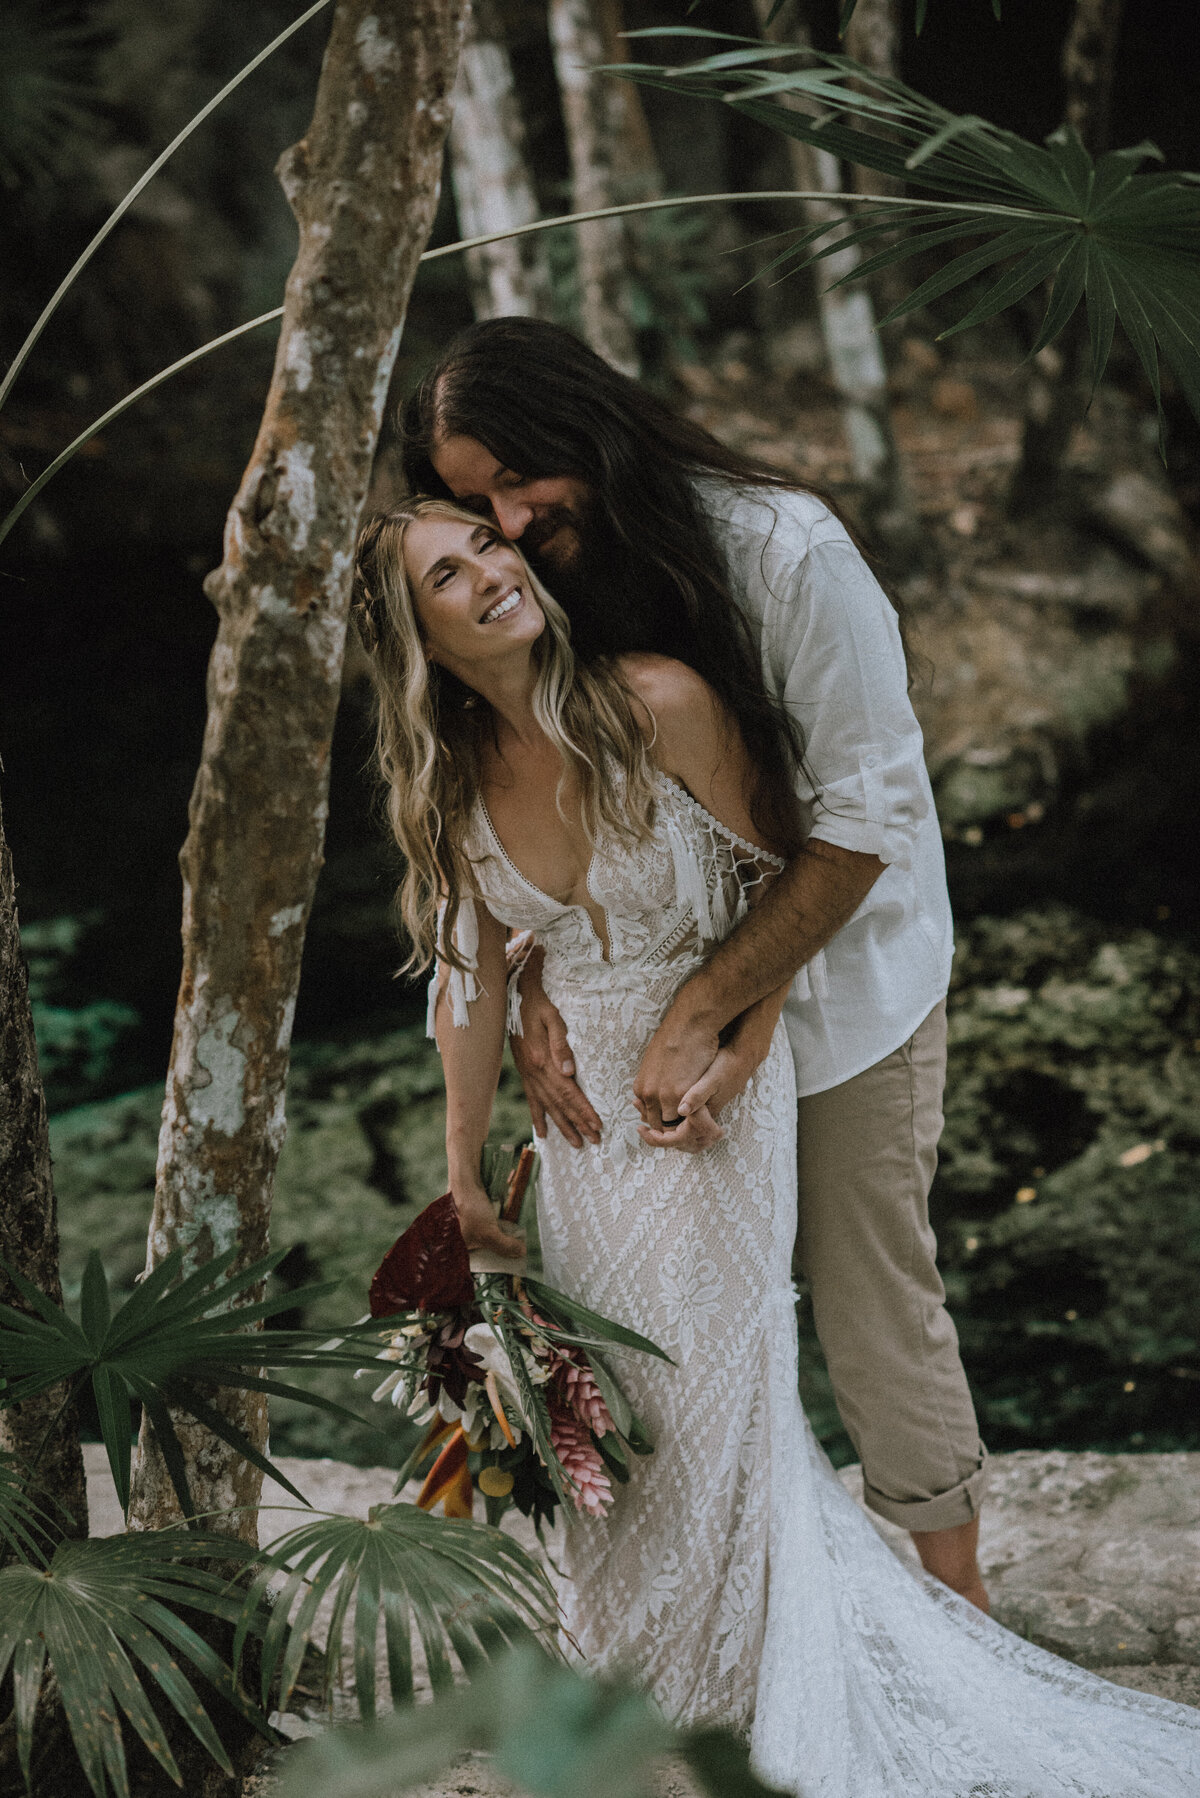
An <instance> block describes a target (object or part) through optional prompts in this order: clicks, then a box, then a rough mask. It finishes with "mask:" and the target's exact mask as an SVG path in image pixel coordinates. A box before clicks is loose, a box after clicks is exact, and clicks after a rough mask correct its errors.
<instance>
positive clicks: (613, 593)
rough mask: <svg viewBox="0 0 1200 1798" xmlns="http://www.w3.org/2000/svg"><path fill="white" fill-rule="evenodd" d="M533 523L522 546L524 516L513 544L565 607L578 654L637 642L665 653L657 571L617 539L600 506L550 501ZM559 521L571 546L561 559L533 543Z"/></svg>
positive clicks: (632, 647)
mask: <svg viewBox="0 0 1200 1798" xmlns="http://www.w3.org/2000/svg"><path fill="white" fill-rule="evenodd" d="M537 525H538V527H539V528H538V530H537V534H536V537H535V538H534V539H533V541H532V542H530V543H529V544H528V547H527V544H526V539H528V538H529V537H530V533H531V532H532V531H533V528H534V527H533V524H532V523H531V524H530V525H528V526H527V527H526V529H525V531H524V532H523V533H522V538H521V549H522V550H523V551H524V553H525V554H526V556H527V557H528V560H529V564H530V567H531V568H532V569H533V571H534V573H535V574H536V575H537V577H538V579H539V580H540V581H541V582H542V584H543V586H545V588H546V589H547V591H548V592H549V593H550V594H552V596H553V597H554V598H555V599H556V600H557V601H558V603H559V605H560V606H561V607H562V609H563V611H564V612H565V613H566V614H567V617H568V619H569V620H570V623H571V644H572V647H573V648H574V650H575V653H576V654H577V655H578V656H580V657H581V658H582V659H583V660H585V661H586V660H589V659H590V658H592V657H593V656H603V655H622V654H628V653H630V652H633V651H637V650H658V651H660V652H661V653H666V654H670V653H672V650H671V647H670V645H669V644H668V643H666V642H664V641H663V629H662V621H661V619H660V618H659V617H658V613H659V607H658V606H657V605H656V604H655V597H656V594H657V591H658V590H659V589H660V588H661V586H662V584H663V582H662V575H661V573H660V571H659V570H658V569H657V568H656V567H655V566H654V564H653V563H652V562H651V561H650V559H649V558H648V557H644V556H641V555H638V554H637V553H636V551H634V550H633V549H631V548H630V547H629V545H628V544H626V543H623V542H622V541H621V539H620V537H619V536H618V535H617V533H616V531H615V530H614V528H613V525H612V523H611V521H610V519H609V518H608V516H607V514H606V512H605V511H604V509H603V507H601V506H598V505H596V504H594V503H593V504H591V505H589V506H588V507H587V509H586V510H585V511H576V510H575V509H574V508H573V507H568V506H556V507H554V509H553V511H551V512H547V513H546V514H544V515H543V517H542V518H540V519H538V520H537ZM563 526H569V527H570V528H571V530H572V532H573V533H574V536H575V543H574V544H573V545H572V546H571V547H572V550H573V552H574V553H573V554H570V555H569V557H564V558H562V559H560V558H559V557H557V556H555V557H550V556H543V555H541V554H539V548H540V545H541V544H546V543H549V542H550V540H551V538H552V537H553V536H554V535H555V534H556V532H557V531H558V530H559V529H561V528H563ZM675 653H678V652H677V651H676V652H675Z"/></svg>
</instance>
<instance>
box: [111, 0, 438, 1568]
mask: <svg viewBox="0 0 1200 1798" xmlns="http://www.w3.org/2000/svg"><path fill="white" fill-rule="evenodd" d="M465 11H466V0H339V4H338V6H337V9H336V12H335V14H334V19H333V24H332V27H331V31H330V38H329V43H328V46H327V49H326V52H325V57H324V62H323V64H322V69H321V78H320V82H319V85H318V90H317V97H316V103H315V109H314V113H313V119H312V124H311V126H310V128H309V131H308V133H307V135H306V136H305V137H304V138H303V139H302V140H301V142H300V143H298V144H296V145H295V146H294V147H293V148H292V149H291V150H289V151H287V152H286V153H285V154H284V156H283V157H282V159H281V161H280V165H279V176H280V180H281V182H282V184H283V187H284V191H285V192H286V194H287V197H288V200H289V202H290V203H291V206H292V210H293V211H294V213H295V215H296V219H297V222H298V224H299V227H300V248H299V254H298V255H297V258H296V262H295V265H294V267H293V269H292V272H291V275H290V277H289V280H288V285H287V292H286V296H285V304H284V315H283V324H282V328H281V332H280V338H279V347H278V350H277V353H276V358H275V369H274V374H273V376H272V380H271V386H270V390H269V392H268V395H267V401H266V406H265V409H264V412H263V418H262V423H261V426H260V428H259V432H258V438H257V441H256V443H255V445H254V450H253V453H252V455H251V458H250V462H249V465H248V467H247V469H246V472H245V475H244V476H243V478H242V483H241V486H240V488H239V490H238V493H237V496H236V498H235V499H234V502H233V505H232V507H231V509H230V512H229V516H228V519H227V522H226V528H225V545H224V558H223V561H222V564H221V566H220V568H219V569H217V570H216V571H215V572H214V573H213V574H211V575H210V576H209V577H208V580H207V582H206V584H205V587H206V591H207V593H208V595H209V597H210V598H211V599H212V601H213V603H214V605H215V606H216V608H217V611H218V613H219V614H220V626H219V630H218V634H217V640H216V644H215V646H214V648H213V652H212V657H211V660H210V663H209V671H208V722H207V727H206V730H205V735H204V747H203V753H202V758H201V763H200V769H199V773H198V775H197V778H196V784H195V788H194V790H193V793H192V801H191V809H190V827H189V831H188V836H187V841H186V843H185V844H184V847H183V851H182V853H181V856H180V862H181V867H182V872H183V975H182V980H181V983H180V990H179V1000H178V1006H177V1010H176V1015H175V1033H174V1041H173V1044H172V1053H171V1066H170V1071H169V1074H168V1077H167V1090H166V1098H165V1102H164V1105H163V1120H162V1131H161V1136H160V1140H159V1159H158V1176H157V1186H156V1191H155V1199H154V1213H153V1218H152V1222H151V1227H150V1238H149V1245H148V1253H147V1266H148V1267H153V1266H155V1265H157V1264H158V1262H160V1261H161V1260H162V1259H163V1257H164V1256H165V1255H167V1254H168V1253H169V1252H170V1251H171V1250H172V1249H174V1248H176V1247H179V1248H182V1249H184V1250H185V1252H186V1254H187V1256H188V1257H189V1258H190V1259H191V1260H192V1262H193V1263H197V1264H198V1263H200V1262H203V1261H205V1260H207V1259H209V1258H211V1257H212V1256H213V1255H215V1254H218V1253H220V1252H221V1251H222V1250H223V1249H225V1248H227V1247H231V1246H232V1245H233V1244H234V1243H236V1244H237V1245H238V1249H239V1262H241V1263H243V1264H244V1263H248V1262H249V1261H251V1260H253V1259H254V1258H255V1257H257V1256H259V1255H261V1254H262V1253H264V1252H265V1250H266V1248H267V1246H268V1232H269V1222H270V1208H271V1193H272V1183H273V1179H274V1172H275V1164H276V1160H277V1158H278V1154H279V1149H280V1146H281V1144H282V1141H283V1135H284V1128H285V1120H284V1086H285V1081H286V1076H287V1068H288V1055H289V1046H290V1038H291V1027H292V1018H293V1014H294V1010H295V1002H296V993H297V989H298V986H299V979H300V958H301V951H302V948H303V943H304V933H305V927H306V924H307V920H308V915H309V910H310V908H311V905H312V898H313V892H314V889H315V887H316V881H317V875H318V873H319V871H320V867H321V861H322V852H323V843H324V834H325V818H326V810H327V794H328V786H329V755H330V746H331V743H332V738H333V727H334V719H335V715H336V712H337V705H338V695H339V690H340V683H341V668H342V656H343V651H344V646H345V635H346V620H347V612H348V605H349V593H350V580H351V569H352V563H353V550H354V538H355V533H356V531H357V527H358V522H359V516H360V513H361V510H362V505H363V501H364V498H365V495H366V491H367V484H368V480H369V477H370V472H371V464H372V460H373V457H374V453H375V448H376V444H377V441H378V435H379V428H380V423H381V419H382V415H383V407H384V403H385V400H386V397H387V392H388V384H389V381H390V378H391V373H392V368H393V365H394V362H395V356H396V351H397V348H398V346H399V342H400V333H401V328H402V325H403V321H404V315H405V309H406V307H407V303H408V296H409V292H410V290H411V287H412V282H413V278H414V276H415V273H416V269H417V263H418V259H419V257H420V254H421V252H422V250H423V249H424V247H425V242H426V239H427V237H428V235H429V231H430V228H431V226H432V223H433V217H434V212H435V209H436V205H437V198H438V189H439V182H440V177H441V167H442V152H443V146H444V142H445V137H446V132H447V128H448V126H449V121H450V94H451V90H452V88H453V84H454V77H455V68H456V63H457V58H458V51H459V47H460V44H461V39H462V31H463V23H464V14H465ZM217 1402H218V1403H219V1404H220V1405H221V1408H222V1409H223V1410H225V1411H226V1413H227V1414H228V1415H229V1416H231V1417H232V1418H233V1419H234V1421H236V1422H237V1423H238V1424H239V1425H240V1427H241V1428H242V1429H244V1430H245V1431H246V1432H247V1434H248V1435H249V1436H250V1437H251V1440H253V1441H255V1442H256V1443H258V1444H260V1445H261V1444H263V1443H265V1441H266V1414H265V1400H263V1399H262V1398H261V1397H260V1395H257V1394H252V1393H246V1394H237V1393H232V1392H223V1393H221V1394H219V1395H218V1400H217ZM177 1423H178V1428H179V1431H180V1436H181V1440H182V1442H183V1447H184V1452H185V1455H186V1457H187V1459H188V1462H189V1481H190V1484H191V1488H192V1496H193V1500H194V1502H195V1503H196V1506H197V1508H198V1509H199V1510H200V1511H210V1510H218V1509H223V1508H227V1507H231V1506H238V1507H250V1508H249V1509H244V1510H242V1511H240V1513H239V1514H237V1515H235V1516H233V1517H231V1518H229V1519H228V1520H227V1521H226V1523H225V1526H224V1527H226V1528H227V1529H228V1530H230V1531H231V1532H236V1533H239V1534H242V1535H245V1536H247V1537H249V1538H250V1539H251V1540H254V1539H256V1530H257V1521H256V1518H255V1514H254V1510H253V1507H254V1505H255V1504H256V1503H257V1499H258V1496H259V1492H260V1488H261V1480H260V1476H259V1475H258V1474H257V1472H256V1471H255V1469H254V1468H253V1467H252V1466H250V1465H248V1464H247V1463H246V1462H245V1461H244V1460H242V1459H240V1458H239V1457H237V1456H235V1455H234V1454H233V1453H232V1452H231V1451H229V1450H228V1449H227V1448H226V1447H225V1446H224V1445H223V1444H222V1443H220V1442H219V1441H218V1440H217V1439H216V1438H215V1437H213V1436H212V1435H210V1434H209V1433H208V1432H207V1431H205V1430H203V1429H201V1428H200V1427H199V1426H198V1425H195V1424H192V1423H190V1422H189V1421H188V1420H186V1419H179V1420H177ZM176 1515H177V1513H176V1508H175V1500H174V1496H173V1493H172V1491H171V1487H170V1483H169V1481H168V1479H167V1476H166V1471H165V1468H164V1466H163V1463H162V1460H161V1457H160V1456H159V1455H158V1452H157V1450H156V1448H155V1446H154V1443H153V1440H152V1438H151V1437H150V1436H149V1434H148V1432H147V1430H146V1429H145V1428H143V1433H142V1439H141V1443H140V1445H139V1453H138V1458H137V1462H136V1465H135V1471H134V1491H133V1503H132V1507H131V1522H132V1523H133V1524H134V1525H135V1526H136V1527H140V1528H151V1527H154V1526H157V1525H160V1524H162V1523H165V1522H167V1521H169V1520H171V1519H172V1518H174V1517H175V1516H176Z"/></svg>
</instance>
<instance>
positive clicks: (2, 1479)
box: [0, 1452, 54, 1566]
mask: <svg viewBox="0 0 1200 1798" xmlns="http://www.w3.org/2000/svg"><path fill="white" fill-rule="evenodd" d="M53 1527H54V1525H53V1520H52V1518H50V1517H49V1516H48V1515H47V1513H46V1512H45V1511H43V1510H42V1508H41V1506H40V1505H38V1503H37V1502H36V1500H35V1499H34V1498H33V1497H32V1495H31V1494H30V1491H29V1482H28V1480H27V1478H26V1476H25V1475H24V1473H23V1472H22V1471H21V1469H20V1467H19V1466H18V1464H17V1460H16V1457H15V1456H14V1455H11V1454H8V1453H7V1452H0V1552H3V1551H4V1550H7V1552H8V1554H10V1555H12V1556H14V1557H15V1558H16V1559H17V1560H19V1561H28V1562H34V1563H36V1564H37V1565H38V1566H44V1565H45V1562H46V1556H45V1552H44V1550H43V1548H42V1539H43V1535H44V1532H45V1531H47V1530H51V1529H53Z"/></svg>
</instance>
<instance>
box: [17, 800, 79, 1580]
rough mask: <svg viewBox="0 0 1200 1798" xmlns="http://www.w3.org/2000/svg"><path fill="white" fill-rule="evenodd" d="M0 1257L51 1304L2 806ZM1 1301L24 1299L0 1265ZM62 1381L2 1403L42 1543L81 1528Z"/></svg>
mask: <svg viewBox="0 0 1200 1798" xmlns="http://www.w3.org/2000/svg"><path fill="white" fill-rule="evenodd" d="M0 1258H2V1259H3V1260H4V1261H5V1262H7V1263H8V1265H9V1266H10V1267H12V1268H15V1269H16V1271H17V1272H18V1273H19V1274H23V1275H24V1277H25V1278H26V1279H27V1280H28V1281H30V1283H31V1284H32V1285H34V1286H36V1287H37V1289H38V1291H39V1292H43V1293H45V1295H46V1297H47V1298H48V1299H50V1300H52V1302H53V1303H54V1304H56V1305H61V1303H62V1285H61V1283H60V1281H59V1274H58V1214H57V1211H56V1208H55V1203H54V1182H53V1180H52V1178H51V1173H50V1137H49V1132H48V1130H47V1127H46V1097H45V1094H44V1092H43V1091H42V1082H41V1078H40V1076H39V1074H38V1061H37V1044H36V1042H35V1040H34V1034H33V1014H32V1013H31V1011H30V1009H29V982H28V978H27V976H26V972H25V964H24V962H23V961H22V960H21V942H20V935H19V931H18V925H17V895H16V886H15V883H14V881H13V868H12V857H11V856H10V854H9V850H8V843H7V841H6V839H5V835H4V818H3V813H2V812H0ZM0 1303H3V1304H6V1305H11V1306H13V1307H14V1309H16V1310H18V1311H28V1310H29V1309H30V1307H29V1306H28V1305H27V1304H26V1302H25V1300H24V1299H23V1298H21V1296H20V1295H19V1293H18V1292H17V1290H16V1288H15V1287H14V1286H13V1283H12V1281H11V1280H10V1279H9V1278H8V1276H7V1274H6V1273H5V1272H4V1269H3V1268H2V1267H0ZM64 1397H65V1389H64V1388H63V1387H55V1388H54V1390H53V1391H51V1392H47V1393H43V1394H42V1396H41V1397H40V1398H31V1399H27V1400H26V1401H25V1403H24V1404H22V1405H12V1406H10V1407H9V1408H8V1409H7V1410H4V1411H0V1449H7V1450H8V1451H9V1452H10V1453H12V1454H14V1455H15V1456H17V1458H18V1459H19V1460H20V1461H21V1462H22V1463H23V1464H24V1466H25V1467H27V1468H28V1469H30V1471H31V1474H32V1478H33V1481H34V1483H35V1484H36V1485H38V1486H40V1487H42V1488H43V1489H44V1491H45V1492H47V1493H49V1494H51V1495H52V1496H53V1497H54V1498H55V1499H57V1500H58V1503H59V1504H60V1505H61V1506H62V1512H61V1513H60V1512H59V1511H57V1510H56V1509H55V1507H54V1506H53V1505H52V1504H45V1503H43V1507H42V1508H43V1509H44V1510H45V1511H46V1513H47V1515H48V1516H49V1518H50V1520H51V1527H50V1529H49V1530H48V1531H47V1536H48V1538H49V1540H48V1542H47V1546H48V1547H49V1546H51V1545H52V1543H53V1542H57V1541H61V1540H62V1539H63V1538H64V1537H67V1536H86V1535H87V1533H88V1523H87V1489H86V1486H85V1483H84V1475H83V1456H82V1454H81V1452H80V1448H79V1423H78V1417H77V1414H76V1411H75V1408H74V1407H73V1406H72V1407H71V1408H70V1409H68V1410H66V1411H64V1410H63V1409H62V1404H63V1399H64Z"/></svg>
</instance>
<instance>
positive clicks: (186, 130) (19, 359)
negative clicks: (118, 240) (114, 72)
mask: <svg viewBox="0 0 1200 1798" xmlns="http://www.w3.org/2000/svg"><path fill="white" fill-rule="evenodd" d="M328 5H329V0H315V4H314V5H312V6H310V7H309V8H308V11H307V12H303V13H301V15H300V17H299V18H298V19H293V20H292V22H291V24H290V25H288V26H285V28H284V29H283V30H282V31H281V32H279V34H278V36H276V37H274V38H272V39H271V42H270V43H269V44H267V45H266V46H265V48H264V49H262V50H260V51H259V52H258V55H257V56H254V57H252V58H251V60H250V61H249V62H248V63H246V64H245V65H244V67H242V68H240V69H239V70H238V72H237V74H236V75H235V76H234V77H233V79H232V80H231V81H227V82H226V83H225V86H224V87H223V88H222V89H221V91H220V93H217V94H214V95H213V97H212V99H211V100H209V101H208V102H207V104H206V105H204V106H202V107H201V108H200V111H199V112H198V113H196V115H195V117H194V118H191V119H189V120H188V122H187V124H186V125H185V126H184V127H183V130H182V131H180V132H178V133H177V134H176V135H175V136H174V137H173V138H172V139H171V142H170V143H169V144H168V145H167V147H166V149H165V150H163V151H161V152H160V153H159V155H157V156H156V157H155V159H154V161H153V162H152V163H151V164H150V167H149V168H148V169H147V170H146V172H145V174H144V175H141V176H140V177H139V178H138V180H137V181H135V182H134V184H133V186H132V187H131V188H130V190H129V192H128V193H127V194H126V195H125V198H124V199H123V200H121V201H120V202H119V203H118V205H117V206H116V207H114V209H113V211H112V212H111V213H110V214H109V216H108V217H107V218H106V219H105V221H104V223H103V224H102V225H101V227H100V229H99V231H97V233H96V235H95V237H93V239H92V241H91V242H90V243H89V244H88V246H87V248H86V249H85V250H84V251H83V252H82V254H81V255H79V256H78V257H76V259H75V261H74V262H73V263H72V265H71V267H70V269H69V270H68V271H67V273H66V274H65V275H64V276H63V278H62V280H61V281H60V282H59V284H58V286H57V287H56V288H55V290H54V292H53V293H52V294H51V296H50V298H49V299H48V300H47V302H46V304H45V306H43V308H42V310H41V312H40V313H39V315H38V318H37V321H36V323H35V324H34V326H33V328H32V329H31V331H30V332H29V335H28V336H27V337H26V339H25V341H24V343H23V344H22V345H21V347H20V349H19V350H18V351H17V353H16V355H15V356H14V357H13V360H12V364H11V366H10V367H9V370H8V373H7V374H6V375H5V377H4V379H3V381H0V406H3V404H4V402H5V400H6V399H7V398H8V395H9V393H10V391H11V389H12V385H13V382H14V381H15V380H16V378H17V376H18V375H19V374H20V372H21V370H22V369H23V368H24V366H25V364H26V362H27V361H28V360H29V354H30V351H31V350H32V349H33V346H34V345H35V344H36V342H37V340H38V338H39V337H40V336H41V334H42V332H43V331H44V330H45V328H46V326H47V325H48V324H49V322H50V320H51V319H52V318H53V316H54V314H55V312H57V310H58V307H59V305H60V303H61V301H62V300H63V298H64V296H65V295H66V294H67V293H68V292H69V291H70V288H71V286H72V284H73V282H74V281H75V280H76V279H77V277H78V276H79V275H80V274H81V273H82V271H83V270H84V269H85V268H86V267H87V265H88V263H89V262H90V261H91V259H92V257H93V256H94V255H95V254H96V251H97V250H98V249H99V248H100V246H101V244H102V243H103V242H104V240H105V238H106V237H108V235H109V233H110V232H111V231H112V230H113V229H114V227H115V226H116V225H117V224H118V223H119V222H120V220H121V219H122V218H123V217H124V216H125V214H126V213H127V212H128V211H129V208H130V207H131V206H132V205H133V203H134V201H135V200H136V199H137V197H138V195H139V194H140V193H141V192H142V190H143V189H144V188H145V187H146V186H147V184H148V183H149V182H151V181H153V179H154V177H155V175H157V173H158V171H159V169H161V168H162V166H163V164H164V163H166V162H169V161H170V159H171V157H172V156H174V154H175V152H176V150H177V149H178V148H179V146H180V144H182V143H186V141H187V139H188V138H189V137H190V136H191V135H192V132H193V131H195V130H196V128H197V127H198V126H200V125H202V124H203V123H204V121H205V119H206V118H207V117H208V115H209V114H210V113H211V112H214V111H215V110H216V108H217V107H218V106H219V105H220V104H221V102H222V100H225V99H227V98H228V96H229V95H230V94H231V93H232V92H233V90H234V89H235V88H236V87H239V86H240V85H241V83H242V82H243V81H245V79H246V77H247V76H248V75H252V74H253V73H254V71H255V69H257V68H258V66H259V64H260V63H262V62H265V61H266V59H267V57H268V56H270V55H271V54H272V52H273V51H275V50H278V48H279V46H280V45H281V44H283V43H286V42H287V40H288V38H290V37H291V36H292V35H293V33H295V32H297V31H299V30H300V28H301V26H303V25H307V23H308V21H309V20H310V19H311V18H314V17H315V16H316V14H317V13H319V12H321V11H322V10H323V9H324V8H325V7H326V6H328Z"/></svg>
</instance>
